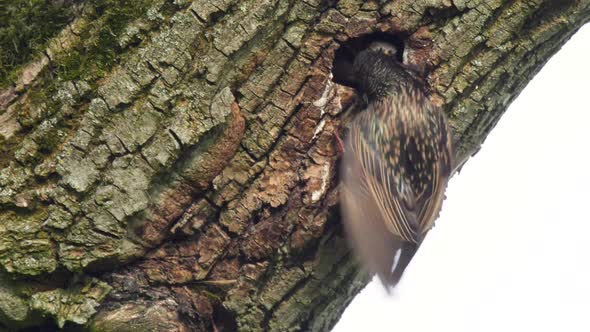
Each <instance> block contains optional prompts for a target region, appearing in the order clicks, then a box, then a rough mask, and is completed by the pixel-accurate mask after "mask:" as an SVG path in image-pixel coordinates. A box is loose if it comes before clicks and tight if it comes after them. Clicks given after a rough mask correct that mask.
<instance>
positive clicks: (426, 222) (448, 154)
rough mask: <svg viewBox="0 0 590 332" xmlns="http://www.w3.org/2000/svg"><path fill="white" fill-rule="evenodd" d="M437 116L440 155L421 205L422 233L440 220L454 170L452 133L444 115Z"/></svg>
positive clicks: (440, 113)
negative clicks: (439, 215)
mask: <svg viewBox="0 0 590 332" xmlns="http://www.w3.org/2000/svg"><path fill="white" fill-rule="evenodd" d="M437 115H438V122H439V128H440V130H439V136H438V137H437V141H438V143H439V151H440V155H439V158H437V160H436V162H435V163H434V164H433V172H432V189H431V190H430V192H429V194H428V195H424V197H422V200H423V202H422V203H421V204H420V205H421V210H420V213H419V215H418V219H419V220H420V230H421V232H422V233H424V232H427V231H428V230H430V229H431V228H432V227H433V226H434V222H435V220H436V219H437V218H438V214H439V212H440V210H441V208H442V203H443V200H444V198H445V189H446V187H447V181H448V179H449V177H450V176H451V170H452V160H453V159H452V158H453V146H452V137H451V132H450V131H449V129H448V127H447V122H446V119H445V117H444V113H443V112H441V111H438V110H437Z"/></svg>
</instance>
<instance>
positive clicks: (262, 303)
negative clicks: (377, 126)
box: [0, 0, 590, 332]
mask: <svg viewBox="0 0 590 332" xmlns="http://www.w3.org/2000/svg"><path fill="white" fill-rule="evenodd" d="M72 2H75V3H76V4H75V6H78V7H79V8H78V10H76V11H75V13H77V14H76V17H75V18H72V19H71V20H70V21H69V22H67V25H65V26H63V29H62V27H61V26H60V29H61V31H60V32H58V33H57V34H56V35H55V36H53V37H52V38H51V39H50V40H49V41H48V42H47V43H46V44H45V46H46V47H45V48H38V50H39V51H35V50H34V49H33V50H31V51H30V52H31V53H30V54H27V57H30V58H31V59H33V60H31V61H29V62H28V63H23V64H21V65H14V66H12V67H9V68H8V70H6V72H8V73H9V75H8V74H7V75H8V76H7V77H12V79H11V80H10V83H9V84H6V83H5V84H4V86H3V87H2V88H0V134H1V135H0V151H2V156H1V157H0V266H1V271H2V272H1V273H0V327H2V325H4V326H6V327H8V328H10V329H17V328H23V327H31V326H55V325H58V326H60V327H62V326H65V327H66V328H79V327H80V326H82V327H83V329H85V330H86V329H87V330H92V331H131V330H134V331H212V330H213V329H214V328H216V329H217V330H218V331H220V332H221V331H329V330H330V329H331V327H332V326H333V325H334V324H335V322H336V321H337V320H338V318H339V316H340V314H341V313H342V311H343V310H344V308H345V307H346V305H347V304H348V303H349V302H350V301H351V299H352V298H353V296H354V295H355V294H356V293H357V292H358V291H359V290H360V289H361V288H362V287H363V286H364V285H365V284H366V283H367V281H368V280H369V277H368V275H367V274H366V273H364V272H362V271H361V270H359V268H358V267H357V265H356V263H355V262H354V257H353V256H352V255H351V252H350V251H349V249H348V248H347V245H346V242H345V240H344V238H343V237H342V234H341V233H342V232H341V228H340V222H339V213H338V208H337V204H338V191H337V184H338V177H337V162H338V158H339V150H338V147H337V144H336V140H335V138H334V137H335V133H337V132H339V131H340V130H341V129H342V128H343V127H344V126H345V122H346V121H345V119H346V117H344V116H343V113H344V112H343V111H344V110H346V109H347V108H350V107H354V105H355V101H356V100H357V96H356V94H355V92H354V90H353V89H351V88H348V87H345V86H343V85H340V84H337V83H335V82H334V81H333V76H332V75H331V69H332V63H333V60H334V57H335V55H337V53H338V52H337V50H338V49H339V47H340V46H341V45H345V44H346V45H348V44H347V43H354V41H355V40H361V39H362V38H365V39H366V38H370V37H366V36H370V35H371V34H375V33H377V34H379V36H389V35H391V36H393V37H392V38H395V39H396V40H398V41H403V42H404V53H405V61H406V63H408V64H409V65H412V66H413V67H416V68H419V69H420V70H421V71H422V72H424V75H425V77H426V78H427V82H428V84H429V86H430V89H431V91H432V95H433V98H434V99H435V100H436V101H437V102H439V103H440V104H441V105H443V108H444V110H445V111H446V112H447V114H448V115H449V118H450V121H451V123H452V128H453V130H454V136H455V139H456V149H457V151H456V153H457V160H459V161H460V163H462V162H463V161H465V160H466V159H467V158H468V157H469V156H470V155H472V154H473V153H475V152H476V151H477V150H478V148H479V146H480V145H481V143H482V142H483V140H484V139H485V137H486V135H487V134H488V133H489V132H490V130H491V129H492V128H493V127H494V125H495V124H496V123H497V121H498V119H499V118H500V116H501V115H502V114H503V112H504V110H505V109H506V107H507V106H508V105H509V104H510V102H511V101H512V100H514V98H515V97H516V96H517V95H518V94H519V92H520V91H521V90H522V89H523V87H524V86H525V84H526V83H527V82H528V81H529V80H530V79H531V78H532V77H533V76H534V75H535V73H536V72H537V71H538V70H539V69H540V68H541V66H542V65H543V64H544V63H545V62H546V61H547V60H548V59H549V58H550V56H551V55H553V54H554V53H555V52H556V51H557V50H558V49H559V47H560V46H561V45H562V44H563V43H565V42H566V41H567V39H568V38H569V37H570V36H571V35H572V34H573V33H574V32H575V31H576V30H577V29H578V28H579V27H580V26H581V25H582V24H584V23H585V22H586V21H587V20H588V18H589V17H590V0H560V1H556V0H528V1H525V0H454V1H451V0H397V1H390V2H385V1H367V2H365V1H360V0H343V1H316V0H306V1H292V0H244V1H235V0H202V1H200V0H195V1H187V0H174V1H172V0H141V1H133V2H126V1H123V0H107V1H98V0H94V1H93V0H88V1H82V2H81V1H77V2H76V1H69V2H66V3H65V4H62V5H63V6H74V4H72ZM130 3H131V4H130ZM0 10H3V9H2V7H1V6H0ZM64 24H66V23H64ZM34 27H35V26H34ZM0 34H2V30H0ZM358 38H361V39H358ZM1 40H2V39H0V41H1ZM350 45H352V44H350ZM2 47H3V48H4V47H8V46H7V45H2ZM338 54H340V53H338ZM17 58H18V57H17ZM25 58H26V57H25ZM25 58H23V59H25ZM17 60H18V59H17ZM23 61H25V60H23ZM335 80H336V81H338V80H337V79H335ZM460 163H459V164H460ZM214 326H215V327H214Z"/></svg>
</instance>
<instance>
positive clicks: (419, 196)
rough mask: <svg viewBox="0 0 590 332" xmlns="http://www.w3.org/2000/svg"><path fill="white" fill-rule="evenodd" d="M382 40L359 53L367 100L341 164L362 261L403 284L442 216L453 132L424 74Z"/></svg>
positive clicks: (345, 205)
mask: <svg viewBox="0 0 590 332" xmlns="http://www.w3.org/2000/svg"><path fill="white" fill-rule="evenodd" d="M396 53H397V49H396V48H395V46H393V45H391V44H388V43H386V42H374V43H372V44H371V45H369V47H368V48H366V49H365V50H363V51H361V52H359V53H358V54H357V55H356V57H355V58H354V64H353V71H354V79H355V85H356V87H357V88H358V90H359V92H360V93H362V94H363V96H364V98H365V101H366V108H365V110H363V111H362V112H359V113H358V114H357V115H356V116H355V117H354V119H353V120H352V123H350V125H349V129H350V130H349V132H348V135H347V137H346V140H345V150H344V155H343V157H342V165H341V188H342V189H341V195H342V197H341V203H342V212H343V213H342V214H343V220H344V225H345V228H346V232H347V234H348V237H349V239H350V242H351V244H352V247H353V248H354V250H355V252H356V253H357V255H358V256H359V258H360V259H361V261H362V262H363V263H364V264H365V265H366V266H367V267H368V268H369V269H370V270H371V271H372V272H374V273H376V274H377V275H378V276H379V278H380V279H381V281H382V282H383V284H384V285H385V286H386V287H387V288H389V287H393V286H395V285H396V284H397V283H398V282H399V280H400V278H401V276H402V274H403V272H404V270H405V268H406V266H407V265H408V264H409V262H410V260H411V259H412V257H413V256H414V254H415V253H416V250H417V249H418V247H419V246H420V244H421V243H422V241H423V239H424V237H425V236H426V233H427V232H428V231H429V230H430V229H431V228H432V226H433V225H434V221H435V220H436V218H437V217H438V214H439V212H440V209H441V206H442V202H443V199H444V192H445V189H446V187H447V182H448V180H449V177H450V174H451V165H452V156H453V153H452V146H451V133H450V131H449V128H448V126H447V123H446V119H445V116H444V114H443V112H442V110H441V109H440V108H439V107H437V106H436V105H434V104H433V103H432V102H431V100H430V98H429V96H427V95H426V93H425V89H424V86H423V84H422V83H421V80H419V79H417V78H416V76H415V73H413V72H411V71H409V70H407V69H406V67H405V66H404V65H403V64H401V63H399V62H398V61H397V58H396Z"/></svg>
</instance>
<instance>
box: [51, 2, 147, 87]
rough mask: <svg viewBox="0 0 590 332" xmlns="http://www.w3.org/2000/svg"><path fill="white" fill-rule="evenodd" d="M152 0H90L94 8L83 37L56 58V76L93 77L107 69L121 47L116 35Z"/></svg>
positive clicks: (106, 71)
mask: <svg viewBox="0 0 590 332" xmlns="http://www.w3.org/2000/svg"><path fill="white" fill-rule="evenodd" d="M152 2H153V1H151V0H139V1H131V2H130V1H126V0H106V1H98V0H94V1H90V3H91V5H93V6H95V7H94V8H95V10H94V11H93V12H92V13H91V14H90V15H89V17H88V21H89V22H91V23H90V24H89V27H88V28H87V29H85V30H84V31H83V32H82V34H81V36H80V37H81V40H83V41H85V42H83V43H81V45H78V46H77V47H76V48H75V49H74V50H72V51H71V52H69V54H68V56H66V57H65V58H63V59H61V61H59V62H60V63H59V66H58V68H56V69H57V70H58V76H59V77H60V78H61V79H63V80H73V79H79V78H82V79H86V80H88V81H95V80H96V79H97V78H101V77H103V76H105V74H106V73H108V72H110V70H111V69H112V67H113V65H114V64H115V63H116V62H117V55H118V54H119V53H121V52H122V51H123V49H122V47H121V45H120V44H119V36H120V35H121V34H122V33H123V32H124V30H125V28H126V27H127V25H128V24H129V22H131V21H132V20H134V19H136V18H138V17H140V16H141V15H142V14H145V12H146V11H147V10H148V8H149V7H150V5H151V4H152Z"/></svg>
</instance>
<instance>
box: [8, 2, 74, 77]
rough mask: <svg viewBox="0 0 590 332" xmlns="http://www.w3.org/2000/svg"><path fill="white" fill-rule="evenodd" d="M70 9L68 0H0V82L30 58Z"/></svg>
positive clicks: (66, 18) (68, 15)
mask: <svg viewBox="0 0 590 332" xmlns="http://www.w3.org/2000/svg"><path fill="white" fill-rule="evenodd" d="M73 11H74V7H73V6H72V5H71V3H68V1H46V0H27V1H22V0H5V1H0V86H4V85H6V84H8V83H11V82H12V81H14V79H15V76H16V75H17V72H18V70H15V68H17V67H19V66H21V65H23V64H25V63H27V62H29V61H30V60H32V58H33V56H34V55H35V53H36V51H39V50H42V49H43V48H44V47H45V45H46V43H47V41H48V40H49V39H50V38H51V37H52V36H54V35H55V34H56V33H57V32H58V31H60V30H61V29H62V28H63V27H64V26H65V25H66V24H67V23H68V22H69V21H70V20H71V17H72V15H73Z"/></svg>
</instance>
